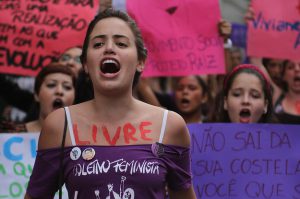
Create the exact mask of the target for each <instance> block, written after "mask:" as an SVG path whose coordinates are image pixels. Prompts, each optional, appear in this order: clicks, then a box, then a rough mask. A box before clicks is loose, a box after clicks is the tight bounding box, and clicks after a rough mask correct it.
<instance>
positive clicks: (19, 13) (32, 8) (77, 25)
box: [0, 0, 99, 76]
mask: <svg viewBox="0 0 300 199" xmlns="http://www.w3.org/2000/svg"><path fill="white" fill-rule="evenodd" d="M98 8H99V1H98V0H81V1H77V0H47V1H45V0H26V1H20V0H18V1H16V0H5V1H0V73H10V74H18V75H29V76H35V75H36V74H37V73H38V72H39V70H40V69H41V68H42V67H44V66H46V65H47V64H49V63H50V62H52V61H54V60H56V59H57V58H58V57H59V55H61V53H62V52H63V51H64V50H66V49H68V48H70V47H74V46H81V45H82V43H83V39H84V36H85V32H86V29H87V26H88V24H89V22H90V21H91V20H92V19H93V17H94V16H95V14H96V11H97V10H98Z"/></svg>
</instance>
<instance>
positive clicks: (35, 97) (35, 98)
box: [33, 93, 40, 102]
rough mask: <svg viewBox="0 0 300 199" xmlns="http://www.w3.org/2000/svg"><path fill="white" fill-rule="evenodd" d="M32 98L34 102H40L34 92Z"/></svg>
mask: <svg viewBox="0 0 300 199" xmlns="http://www.w3.org/2000/svg"><path fill="white" fill-rule="evenodd" d="M33 96H34V100H35V101H36V102H40V98H39V96H38V95H37V94H36V93H34V95H33Z"/></svg>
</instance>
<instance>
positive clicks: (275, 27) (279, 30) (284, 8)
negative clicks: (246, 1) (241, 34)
mask: <svg viewBox="0 0 300 199" xmlns="http://www.w3.org/2000/svg"><path fill="white" fill-rule="evenodd" d="M252 5H253V9H254V11H255V19H254V20H253V21H250V22H249V23H248V26H249V28H248V41H247V42H248V55H250V56H256V57H269V58H280V59H292V60H299V59H300V1H299V0H289V1H288V3H287V1H285V0H276V1H274V0H253V1H252ZM270 8H272V9H270Z"/></svg>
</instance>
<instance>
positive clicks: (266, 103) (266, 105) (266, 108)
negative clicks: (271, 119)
mask: <svg viewBox="0 0 300 199" xmlns="http://www.w3.org/2000/svg"><path fill="white" fill-rule="evenodd" d="M267 112H268V101H266V102H265V107H264V114H266V113H267Z"/></svg>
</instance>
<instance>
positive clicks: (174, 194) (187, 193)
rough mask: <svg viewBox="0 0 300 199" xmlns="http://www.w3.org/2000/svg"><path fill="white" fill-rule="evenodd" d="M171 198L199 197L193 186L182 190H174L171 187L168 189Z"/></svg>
mask: <svg viewBox="0 0 300 199" xmlns="http://www.w3.org/2000/svg"><path fill="white" fill-rule="evenodd" d="M168 193H169V196H170V199H182V198H184V199H197V198H196V194H195V192H194V188H193V186H191V187H190V188H189V189H186V190H182V191H173V190H171V189H169V190H168Z"/></svg>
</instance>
